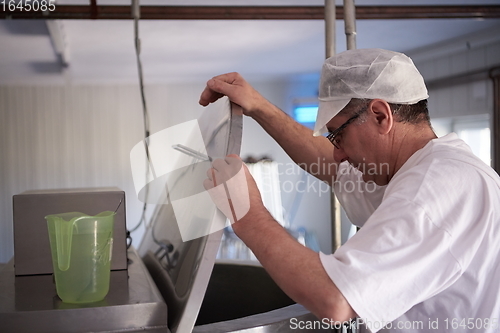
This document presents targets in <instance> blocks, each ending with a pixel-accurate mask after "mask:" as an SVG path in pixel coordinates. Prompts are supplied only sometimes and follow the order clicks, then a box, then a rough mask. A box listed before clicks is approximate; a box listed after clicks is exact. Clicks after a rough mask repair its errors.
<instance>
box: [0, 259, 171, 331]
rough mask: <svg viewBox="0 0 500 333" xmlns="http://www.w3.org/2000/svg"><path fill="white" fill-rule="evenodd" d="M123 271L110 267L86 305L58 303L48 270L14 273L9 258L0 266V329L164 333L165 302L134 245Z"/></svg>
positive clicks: (165, 320)
mask: <svg viewBox="0 0 500 333" xmlns="http://www.w3.org/2000/svg"><path fill="white" fill-rule="evenodd" d="M127 254H128V258H129V265H128V271H127V270H122V271H112V272H111V281H110V290H109V293H108V295H107V296H106V298H105V299H104V300H103V301H101V302H97V303H91V304H67V303H63V302H62V301H61V300H60V299H59V297H58V296H57V294H56V290H55V284H54V283H53V278H52V275H35V276H15V275H14V267H13V265H12V263H11V264H10V265H7V267H4V269H3V270H1V271H0V291H1V292H0V332H2V333H11V332H12V333H24V332H26V333H38V332H40V333H42V332H43V333H44V332H47V333H84V332H123V331H126V332H139V331H140V332H145V331H146V332H157V333H160V332H162V333H168V332H169V330H168V328H167V306H166V304H165V302H164V301H163V299H162V297H161V295H160V293H159V292H158V289H157V287H156V285H155V284H154V283H153V281H152V280H151V277H150V275H149V273H148V271H147V269H146V268H145V267H144V264H143V263H142V260H141V259H140V258H139V257H138V255H137V253H136V252H135V250H129V251H128V253H127Z"/></svg>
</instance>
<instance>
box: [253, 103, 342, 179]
mask: <svg viewBox="0 0 500 333" xmlns="http://www.w3.org/2000/svg"><path fill="white" fill-rule="evenodd" d="M251 117H252V118H254V119H255V120H256V121H257V122H258V123H259V124H260V125H261V126H262V128H263V129H264V130H265V131H266V132H267V133H268V134H269V135H271V137H273V138H274V140H276V142H277V143H278V144H279V145H280V146H281V147H282V148H283V149H284V150H285V152H286V153H287V154H288V155H289V156H290V157H291V159H292V160H293V161H294V162H295V163H297V164H298V165H299V166H300V167H301V168H302V169H304V170H306V171H307V172H309V173H310V174H312V175H313V176H315V177H317V178H319V179H321V180H324V181H326V182H328V183H329V184H330V185H331V184H332V182H333V181H334V179H335V177H336V171H337V163H336V162H335V160H334V159H333V145H332V144H331V143H330V142H329V141H328V139H326V138H325V137H323V136H319V137H314V136H313V134H312V130H311V129H309V128H307V127H305V126H303V125H301V124H299V123H298V122H296V121H295V120H294V119H292V118H291V117H290V116H288V115H287V114H286V113H285V112H283V111H281V110H280V109H279V108H278V107H276V106H275V105H273V104H271V103H270V102H267V103H266V104H264V105H262V106H261V108H260V110H259V111H258V112H253V113H252V114H251Z"/></svg>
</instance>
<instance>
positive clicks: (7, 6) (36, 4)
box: [0, 0, 56, 12]
mask: <svg viewBox="0 0 500 333" xmlns="http://www.w3.org/2000/svg"><path fill="white" fill-rule="evenodd" d="M0 4H1V5H2V9H3V11H4V12H5V11H6V10H9V11H11V12H14V11H21V12H22V11H25V12H31V11H33V12H38V11H42V12H46V11H50V12H53V11H54V10H56V4H55V0H24V1H18V0H2V1H1V2H0Z"/></svg>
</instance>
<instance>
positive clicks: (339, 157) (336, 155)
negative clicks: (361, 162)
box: [333, 148, 348, 163]
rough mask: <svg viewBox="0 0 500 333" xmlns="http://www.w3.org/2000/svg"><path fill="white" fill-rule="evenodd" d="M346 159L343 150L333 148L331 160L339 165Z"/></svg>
mask: <svg viewBox="0 0 500 333" xmlns="http://www.w3.org/2000/svg"><path fill="white" fill-rule="evenodd" d="M347 158H348V156H347V154H346V153H345V151H344V149H342V148H333V159H334V160H335V161H336V162H337V163H341V162H344V161H346V160H347Z"/></svg>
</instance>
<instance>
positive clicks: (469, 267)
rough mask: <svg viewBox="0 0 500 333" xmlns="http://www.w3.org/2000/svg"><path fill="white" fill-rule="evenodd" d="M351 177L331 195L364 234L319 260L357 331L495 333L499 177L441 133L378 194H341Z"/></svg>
mask: <svg viewBox="0 0 500 333" xmlns="http://www.w3.org/2000/svg"><path fill="white" fill-rule="evenodd" d="M343 168H350V169H351V171H352V170H354V169H353V168H352V167H351V166H348V165H345V166H343ZM344 171H345V170H344ZM360 176H361V175H360V173H359V172H343V170H342V169H340V170H339V176H338V179H337V180H338V182H337V183H336V184H335V186H334V190H335V191H336V194H337V195H338V198H339V200H340V202H341V204H342V205H343V207H344V209H345V210H346V212H347V214H348V216H349V217H350V218H351V220H352V221H353V223H355V224H357V225H363V227H362V228H361V229H360V231H359V232H358V233H357V234H356V235H354V236H353V237H352V238H351V239H349V240H348V241H347V242H346V244H344V245H343V246H342V247H340V248H339V249H338V250H337V251H336V252H335V253H334V254H333V255H325V254H323V253H321V254H320V258H321V261H322V264H323V266H324V268H325V270H326V271H327V273H328V275H329V276H330V278H331V279H332V280H333V282H334V283H335V285H336V286H337V287H338V288H339V290H340V291H341V292H342V294H343V295H344V297H345V298H346V299H347V301H348V302H349V304H350V305H351V307H352V308H353V309H354V311H355V312H356V313H357V314H358V316H359V317H360V318H361V319H362V320H364V321H366V322H368V323H367V325H366V328H367V329H368V330H369V331H371V332H376V331H379V330H380V329H381V328H383V327H384V326H387V328H388V329H387V330H383V331H384V332H385V331H387V332H493V331H496V332H498V331H499V327H500V322H499V321H500V318H499V317H500V178H499V177H498V175H497V174H496V173H495V172H494V171H493V170H492V169H491V168H490V167H489V166H487V165H485V164H484V163H483V162H482V161H481V160H480V159H479V158H477V157H475V156H474V155H473V154H472V152H471V151H470V149H469V147H468V146H467V145H466V144H465V143H464V142H463V141H462V140H460V139H459V138H458V137H457V136H456V134H449V135H447V136H445V137H442V138H439V139H435V140H432V141H431V142H429V143H428V144H427V145H426V146H425V147H424V148H422V149H421V150H419V151H417V152H416V153H415V154H413V155H412V156H411V157H410V158H409V159H408V161H406V163H405V164H404V165H403V166H402V168H401V169H400V170H398V172H397V173H396V174H395V175H394V177H393V178H392V179H391V181H390V182H389V184H388V185H387V186H385V187H377V188H376V189H374V188H373V187H372V192H371V193H369V192H368V191H366V190H365V191H364V192H363V193H360V191H358V192H357V193H356V194H354V193H348V191H346V189H350V188H351V187H343V186H344V185H345V184H346V182H348V181H354V182H355V181H357V180H358V179H359V177H360ZM365 189H366V188H365ZM342 190H344V191H342ZM389 328H390V329H389Z"/></svg>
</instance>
